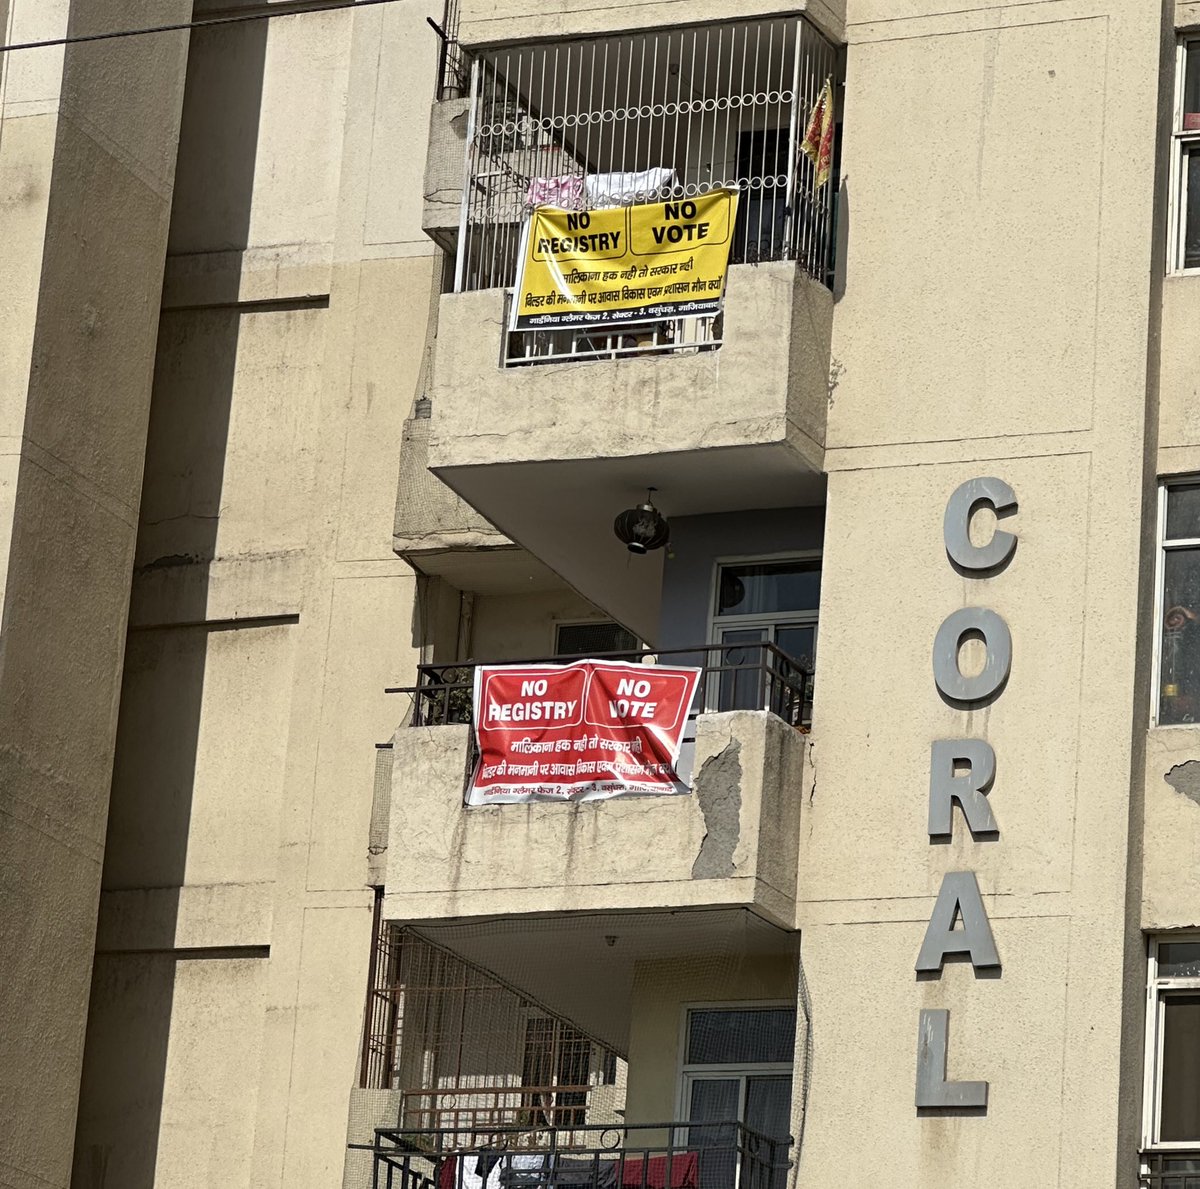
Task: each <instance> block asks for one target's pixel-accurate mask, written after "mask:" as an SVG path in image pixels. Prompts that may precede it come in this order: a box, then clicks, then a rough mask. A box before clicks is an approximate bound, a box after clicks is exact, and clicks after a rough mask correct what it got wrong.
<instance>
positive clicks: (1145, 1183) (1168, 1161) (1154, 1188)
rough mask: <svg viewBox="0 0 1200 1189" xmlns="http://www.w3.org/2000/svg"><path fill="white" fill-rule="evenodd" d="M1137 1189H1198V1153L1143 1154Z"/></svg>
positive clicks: (1199, 1182) (1199, 1164) (1199, 1176)
mask: <svg viewBox="0 0 1200 1189" xmlns="http://www.w3.org/2000/svg"><path fill="white" fill-rule="evenodd" d="M1138 1189H1200V1151H1192V1152H1143V1153H1142V1172H1141V1176H1140V1177H1139V1178H1138Z"/></svg>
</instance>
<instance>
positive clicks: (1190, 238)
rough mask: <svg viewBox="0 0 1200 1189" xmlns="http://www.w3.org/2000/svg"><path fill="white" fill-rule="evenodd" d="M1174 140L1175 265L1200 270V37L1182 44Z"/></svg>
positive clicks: (1173, 229)
mask: <svg viewBox="0 0 1200 1189" xmlns="http://www.w3.org/2000/svg"><path fill="white" fill-rule="evenodd" d="M1172 139H1173V141H1174V144H1173V171H1174V172H1173V176H1172V196H1173V199H1174V207H1175V210H1174V216H1173V218H1172V220H1171V227H1172V232H1173V235H1174V243H1173V244H1172V250H1171V258H1172V265H1173V267H1174V268H1175V269H1184V268H1200V38H1193V39H1185V40H1183V41H1181V42H1180V43H1179V50H1178V57H1177V65H1176V79H1175V121H1174V131H1173V135H1172Z"/></svg>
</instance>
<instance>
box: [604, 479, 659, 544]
mask: <svg viewBox="0 0 1200 1189" xmlns="http://www.w3.org/2000/svg"><path fill="white" fill-rule="evenodd" d="M657 490H658V488H656V487H650V488H648V489H647V490H646V502H645V503H644V504H638V506H637V507H636V508H626V509H625V511H624V512H622V513H621V514H620V515H619V516H618V517H617V518H616V520H614V521H613V532H614V533H616V534H617V540H618V541H620V542H621V544H622V545H624V546H625V547H626V548H627V549H628V550H629V552H630V553H649V552H650V550H651V549H661V548H662V547H663V546H664V545H665V544H666V543H667V542H668V541H669V540H670V539H671V526H670V525H669V524H668V523H667V518H666V517H665V516H664V515H663V514H662V513H661V512H660V511H659V510H658V509H657V508H656V507H655V506H654V504H653V503H652V502H651V500H650V495H651V493H652V492H654V491H657Z"/></svg>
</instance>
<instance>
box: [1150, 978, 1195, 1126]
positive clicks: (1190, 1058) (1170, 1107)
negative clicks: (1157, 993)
mask: <svg viewBox="0 0 1200 1189" xmlns="http://www.w3.org/2000/svg"><path fill="white" fill-rule="evenodd" d="M1160 1093H1161V1100H1160V1103H1161V1105H1160V1124H1159V1139H1161V1140H1163V1141H1165V1142H1178V1141H1185V1140H1186V1141H1192V1140H1200V995H1168V996H1167V997H1166V998H1165V999H1164V1001H1163V1055H1162V1082H1161V1084H1160Z"/></svg>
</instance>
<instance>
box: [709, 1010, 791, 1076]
mask: <svg viewBox="0 0 1200 1189" xmlns="http://www.w3.org/2000/svg"><path fill="white" fill-rule="evenodd" d="M795 1043H796V1009H795V1008H794V1007H756V1008H741V1009H738V1008H734V1009H729V1010H720V1009H718V1010H713V1011H708V1010H702V1011H693V1012H689V1013H688V1054H687V1059H688V1063H689V1064H692V1065H759V1064H762V1063H764V1062H767V1061H787V1062H790V1061H791V1059H792V1052H793V1050H794V1048H795Z"/></svg>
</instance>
